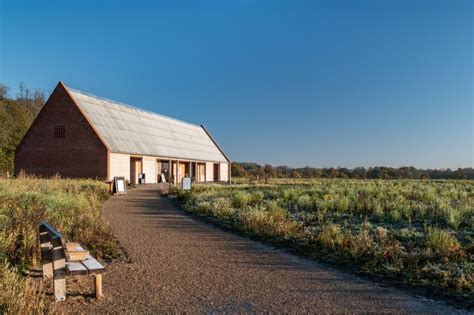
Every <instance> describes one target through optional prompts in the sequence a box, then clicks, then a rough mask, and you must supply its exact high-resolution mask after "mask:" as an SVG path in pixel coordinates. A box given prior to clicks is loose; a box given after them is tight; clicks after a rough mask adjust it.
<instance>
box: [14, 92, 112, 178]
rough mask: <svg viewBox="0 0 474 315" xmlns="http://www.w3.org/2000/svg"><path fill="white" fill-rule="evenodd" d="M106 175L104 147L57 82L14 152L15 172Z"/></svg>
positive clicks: (88, 175)
mask: <svg viewBox="0 0 474 315" xmlns="http://www.w3.org/2000/svg"><path fill="white" fill-rule="evenodd" d="M20 170H23V171H25V172H26V173H28V174H34V175H37V176H45V177H46V176H53V175H55V174H56V173H58V174H60V175H61V176H63V177H70V178H97V179H106V178H107V148H106V147H105V145H104V143H103V142H102V141H101V140H100V138H99V137H98V135H97V134H96V132H95V131H94V129H93V128H92V126H91V125H90V124H89V122H88V121H87V119H86V117H85V116H84V115H83V114H82V112H81V110H80V109H79V108H78V107H77V105H76V104H75V102H74V101H73V99H72V98H71V96H70V95H69V93H68V91H67V90H66V88H65V87H64V86H63V85H62V83H59V84H58V85H57V86H56V88H55V90H54V91H53V93H52V94H51V96H50V98H49V99H48V101H47V102H46V104H45V105H44V107H43V109H42V110H41V112H40V113H39V114H38V117H37V118H36V120H35V121H34V122H33V124H32V126H31V127H30V129H29V130H28V132H27V133H26V135H25V137H24V138H23V140H22V142H21V143H20V145H19V146H18V148H17V150H16V152H15V172H16V173H18V172H19V171H20Z"/></svg>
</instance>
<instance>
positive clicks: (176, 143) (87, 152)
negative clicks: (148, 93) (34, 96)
mask: <svg viewBox="0 0 474 315" xmlns="http://www.w3.org/2000/svg"><path fill="white" fill-rule="evenodd" d="M20 171H24V172H25V173H27V174H34V175H36V176H42V177H49V176H53V175H55V174H59V175H60V176H62V177H65V178H95V179H101V180H112V179H113V178H114V177H115V176H117V177H118V176H120V177H125V178H126V179H127V180H130V181H131V182H132V183H138V182H139V177H140V178H143V177H144V181H143V182H144V183H148V184H153V183H157V182H160V181H163V180H164V181H166V182H171V183H180V182H181V181H182V178H183V177H185V176H189V177H191V178H192V180H193V181H194V182H229V181H230V160H229V158H228V157H227V156H226V155H225V153H224V152H223V151H222V149H221V148H220V147H219V145H218V144H217V143H216V142H215V140H214V139H213V138H212V136H211V135H210V133H209V132H208V131H207V130H206V128H205V127H204V126H202V125H201V126H197V125H193V124H190V123H186V122H183V121H180V120H176V119H173V118H169V117H165V116H162V115H159V114H155V113H152V112H148V111H145V110H142V109H139V108H135V107H132V106H129V105H125V104H122V103H119V102H115V101H111V100H108V99H105V98H101V97H97V96H94V95H91V94H88V93H84V92H81V91H78V90H74V89H71V88H69V87H66V86H65V85H64V84H63V83H62V82H59V83H58V85H57V86H56V88H55V89H54V91H53V93H52V94H51V96H50V97H49V99H48V101H47V102H46V104H45V105H44V107H43V108H42V110H41V111H40V113H39V114H38V116H37V117H36V119H35V121H34V122H33V124H32V125H31V127H30V129H29V130H28V131H27V133H26V134H25V136H24V138H23V140H22V141H21V142H20V144H19V146H18V148H17V150H16V152H15V172H16V173H18V172H20ZM142 174H144V176H143V175H142Z"/></svg>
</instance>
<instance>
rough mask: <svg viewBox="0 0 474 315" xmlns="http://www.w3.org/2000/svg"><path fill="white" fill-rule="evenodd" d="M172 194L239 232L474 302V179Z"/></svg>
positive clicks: (298, 184) (207, 188)
mask: <svg viewBox="0 0 474 315" xmlns="http://www.w3.org/2000/svg"><path fill="white" fill-rule="evenodd" d="M171 193H172V194H177V196H178V200H180V201H181V202H182V204H183V207H184V208H185V209H186V210H187V211H190V212H193V213H197V214H200V215H203V216H206V217H210V218H212V220H214V221H216V220H217V221H219V222H221V223H223V224H225V225H227V226H229V227H230V228H232V229H233V230H237V231H240V232H242V233H245V234H251V235H257V236H259V237H261V238H264V239H266V240H268V241H270V242H273V243H280V244H284V245H285V246H290V247H293V248H296V249H297V250H299V251H302V252H304V253H305V254H308V255H310V256H314V257H319V258H323V259H326V260H327V261H331V262H337V264H340V265H346V266H357V269H358V270H359V271H361V272H364V273H368V274H372V275H379V276H382V277H384V278H389V279H392V280H394V281H395V280H396V281H402V282H404V283H405V284H409V285H410V286H414V287H424V288H425V289H427V290H428V291H430V292H433V293H435V294H437V295H444V296H447V297H449V298H451V299H455V300H457V301H459V302H461V303H463V304H464V305H467V306H468V307H472V304H473V300H474V262H473V258H474V182H472V181H414V180H390V181H383V180H380V181H378V180H364V181H362V180H334V179H333V180H310V181H279V182H276V183H272V184H243V185H235V186H231V187H228V186H218V185H196V186H194V187H193V190H192V192H183V191H180V190H174V191H172V192H171Z"/></svg>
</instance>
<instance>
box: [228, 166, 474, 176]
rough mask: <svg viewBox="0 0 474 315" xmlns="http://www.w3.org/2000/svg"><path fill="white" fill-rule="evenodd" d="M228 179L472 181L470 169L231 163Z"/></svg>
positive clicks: (473, 170) (473, 173) (471, 170)
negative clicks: (291, 166)
mask: <svg viewBox="0 0 474 315" xmlns="http://www.w3.org/2000/svg"><path fill="white" fill-rule="evenodd" d="M232 176H233V177H245V178H250V179H264V178H296V179H297V178H354V179H403V178H407V179H474V169H473V168H459V169H457V170H451V169H446V170H436V169H426V170H424V169H417V168H414V167H400V168H392V167H383V166H381V167H370V168H364V167H356V168H353V169H348V168H344V167H340V168H334V167H330V168H315V167H309V166H307V167H303V168H290V167H288V166H284V165H283V166H272V165H269V164H266V165H259V164H257V163H238V162H233V163H232Z"/></svg>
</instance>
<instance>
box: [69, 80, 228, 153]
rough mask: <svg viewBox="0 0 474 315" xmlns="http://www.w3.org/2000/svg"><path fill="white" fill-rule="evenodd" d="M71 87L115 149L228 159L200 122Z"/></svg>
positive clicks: (84, 109)
mask: <svg viewBox="0 0 474 315" xmlns="http://www.w3.org/2000/svg"><path fill="white" fill-rule="evenodd" d="M68 90H69V92H70V94H71V95H72V97H73V98H74V99H75V100H76V103H77V104H78V105H79V106H80V107H81V109H82V110H83V111H84V112H85V113H86V115H87V118H88V119H89V121H90V122H91V124H92V125H93V126H94V128H95V129H96V130H97V132H98V133H99V135H100V136H101V137H102V139H103V140H104V142H105V143H106V145H107V146H108V147H109V148H110V150H111V151H112V152H121V153H132V154H143V155H151V156H160V157H172V158H181V159H192V160H203V161H214V162H227V160H226V158H225V157H224V155H223V154H222V153H221V151H220V150H219V148H218V147H217V146H216V145H215V144H214V142H213V141H212V140H211V139H210V138H209V136H208V135H207V134H206V132H205V131H204V130H203V128H201V127H200V126H196V125H192V124H189V123H186V122H183V121H179V120H176V119H173V118H169V117H165V116H161V115H159V114H155V113H151V112H148V111H145V110H140V109H137V108H134V107H131V106H129V105H125V104H121V103H118V102H114V101H111V100H108V99H103V98H100V97H97V96H94V95H90V94H87V93H84V92H81V91H78V90H74V89H71V88H68Z"/></svg>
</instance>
